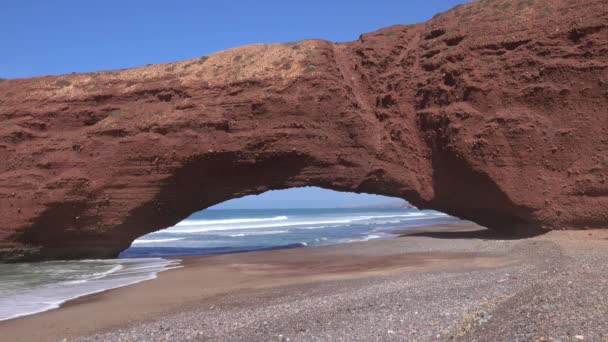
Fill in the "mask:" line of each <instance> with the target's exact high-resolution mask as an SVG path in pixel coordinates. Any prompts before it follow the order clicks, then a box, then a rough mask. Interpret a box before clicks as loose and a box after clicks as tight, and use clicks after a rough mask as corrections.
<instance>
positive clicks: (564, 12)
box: [0, 0, 608, 259]
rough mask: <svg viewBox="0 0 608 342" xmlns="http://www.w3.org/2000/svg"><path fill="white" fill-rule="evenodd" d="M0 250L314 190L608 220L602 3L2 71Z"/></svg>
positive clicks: (488, 212) (541, 223)
mask: <svg viewBox="0 0 608 342" xmlns="http://www.w3.org/2000/svg"><path fill="white" fill-rule="evenodd" d="M0 120H1V125H0V160H1V161H2V162H1V164H0V255H1V257H0V258H1V259H28V258H29V259H49V258H78V257H112V256H114V255H116V254H117V253H118V252H120V251H121V250H122V249H124V248H126V247H128V246H129V244H130V242H131V241H132V240H133V239H135V238H136V237H138V236H140V235H142V234H145V233H148V232H151V231H154V230H157V229H160V228H163V227H166V226H170V225H173V224H175V223H176V222H178V221H180V220H181V219H183V218H185V217H186V216H187V215H189V214H190V213H192V212H194V211H196V210H201V209H204V208H206V207H208V206H211V205H213V204H216V203H219V202H222V201H224V200H227V199H230V198H234V197H236V196H243V195H247V194H252V193H260V192H263V191H266V190H269V189H279V188H287V187H293V186H303V185H317V186H322V187H326V188H331V189H336V190H347V191H364V192H371V193H376V194H385V195H391V196H398V197H402V198H404V199H407V200H408V201H410V202H411V203H413V204H415V205H417V206H420V207H425V208H434V209H437V210H441V211H444V212H447V213H450V214H453V215H456V216H459V217H463V218H467V219H471V220H473V221H476V222H478V223H480V224H483V225H486V226H488V227H490V228H494V229H502V230H507V231H509V230H510V231H516V230H517V231H533V230H536V229H539V228H546V229H581V228H586V227H608V171H607V170H608V2H607V1H606V0H581V1H568V0H521V1H520V0H516V1H500V0H494V1H493V0H485V1H478V2H474V3H470V4H466V5H462V6H458V7H456V8H454V9H452V10H450V11H448V12H446V13H442V14H440V15H438V16H436V17H435V18H433V19H432V20H430V21H428V22H426V23H422V24H417V25H398V26H392V27H388V28H385V29H382V30H379V31H377V32H373V33H368V34H364V35H362V36H361V37H360V39H359V40H357V41H354V42H351V43H345V44H332V43H330V42H326V41H321V40H307V41H300V42H294V43H287V44H274V45H252V46H245V47H240V48H235V49H231V50H227V51H223V52H218V53H215V54H212V55H209V56H205V57H202V58H199V59H194V60H188V61H181V62H175V63H168V64H162V65H153V66H146V67H141V68H134V69H129V70H118V71H108V72H94V73H86V74H73V75H63V76H48V77H38V78H32V79H16V80H5V81H1V82H0Z"/></svg>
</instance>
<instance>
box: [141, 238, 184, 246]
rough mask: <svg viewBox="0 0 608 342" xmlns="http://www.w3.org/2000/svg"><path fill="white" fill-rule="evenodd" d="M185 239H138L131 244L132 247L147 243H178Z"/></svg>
mask: <svg viewBox="0 0 608 342" xmlns="http://www.w3.org/2000/svg"><path fill="white" fill-rule="evenodd" d="M183 239H184V238H168V239H137V240H135V241H133V242H132V243H131V244H132V245H137V244H147V243H162V242H171V241H178V240H183Z"/></svg>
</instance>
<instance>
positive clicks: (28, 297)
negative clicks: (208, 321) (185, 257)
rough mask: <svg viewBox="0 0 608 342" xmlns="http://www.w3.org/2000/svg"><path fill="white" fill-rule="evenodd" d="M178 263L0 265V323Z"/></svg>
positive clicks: (148, 260) (132, 260)
mask: <svg viewBox="0 0 608 342" xmlns="http://www.w3.org/2000/svg"><path fill="white" fill-rule="evenodd" d="M178 264H179V261H178V260H166V259H162V258H125V259H111V260H77V261H47V262H36V263H17V264H0V321H1V320H6V319H11V318H16V317H20V316H25V315H29V314H33V313H37V312H42V311H46V310H50V309H54V308H58V307H59V306H60V305H61V304H62V303H64V302H65V301H67V300H70V299H75V298H78V297H81V296H84V295H87V294H93V293H97V292H101V291H105V290H108V289H112V288H116V287H121V286H126V285H130V284H134V283H138V282H141V281H144V280H149V279H154V278H156V274H157V273H158V272H161V271H164V270H167V269H170V268H174V267H179V266H178Z"/></svg>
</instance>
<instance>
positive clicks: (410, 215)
mask: <svg viewBox="0 0 608 342" xmlns="http://www.w3.org/2000/svg"><path fill="white" fill-rule="evenodd" d="M458 222H461V220H460V219H457V218H454V217H451V216H448V215H446V214H443V213H439V212H436V211H430V210H429V211H427V210H423V211H420V210H417V209H359V208H357V209H264V210H205V211H201V212H198V213H195V214H193V215H191V216H190V217H189V218H187V219H186V220H184V221H182V222H180V223H178V224H177V225H175V226H173V227H170V228H167V229H164V230H161V231H158V232H155V233H151V234H148V235H145V236H142V237H141V238H139V239H137V240H135V241H133V243H132V245H131V247H129V248H128V249H126V250H125V251H123V252H122V253H121V254H120V256H119V258H117V259H110V260H78V261H49V262H39V263H20V264H0V320H6V319H11V318H15V317H19V316H23V315H28V314H32V313H36V312H42V311H46V310H50V309H53V308H57V307H59V306H60V305H61V304H62V303H64V302H65V301H68V300H70V299H74V298H78V297H81V296H84V295H87V294H92V293H96V292H101V291H105V290H108V289H111V288H116V287H121V286H126V285H129V284H133V283H137V282H141V281H145V280H149V279H154V278H155V277H156V276H157V274H158V273H159V272H162V271H164V270H167V269H171V268H175V267H179V260H178V259H177V258H179V256H189V255H212V254H222V253H236V252H245V251H259V250H269V249H277V248H296V247H305V246H321V245H332V244H339V243H349V242H355V241H367V240H371V239H379V238H388V237H392V236H395V234H393V233H391V229H397V228H404V227H418V226H424V225H433V224H450V223H458ZM167 257H171V259H165V258H167Z"/></svg>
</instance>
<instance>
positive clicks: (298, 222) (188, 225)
mask: <svg viewBox="0 0 608 342" xmlns="http://www.w3.org/2000/svg"><path fill="white" fill-rule="evenodd" d="M423 218H434V216H431V215H430V214H429V213H424V212H414V213H404V214H397V215H353V216H339V217H327V218H320V219H308V218H297V217H294V218H289V217H287V216H275V217H271V218H259V219H253V218H251V219H227V220H185V221H182V222H180V223H178V224H177V225H175V226H173V227H170V228H168V229H165V230H163V231H162V233H169V234H184V233H186V234H187V233H205V232H213V231H227V230H241V229H260V228H282V227H302V226H304V227H306V226H307V228H310V229H316V228H327V227H332V226H340V225H346V224H351V223H363V224H365V221H370V222H368V223H369V224H378V223H384V221H386V219H392V221H394V222H400V221H407V220H414V219H415V220H419V219H423ZM276 221H278V222H276ZM392 221H388V222H392Z"/></svg>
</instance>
